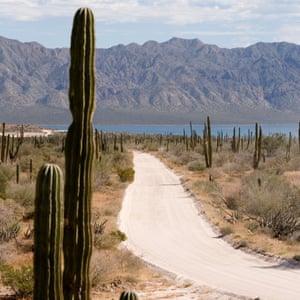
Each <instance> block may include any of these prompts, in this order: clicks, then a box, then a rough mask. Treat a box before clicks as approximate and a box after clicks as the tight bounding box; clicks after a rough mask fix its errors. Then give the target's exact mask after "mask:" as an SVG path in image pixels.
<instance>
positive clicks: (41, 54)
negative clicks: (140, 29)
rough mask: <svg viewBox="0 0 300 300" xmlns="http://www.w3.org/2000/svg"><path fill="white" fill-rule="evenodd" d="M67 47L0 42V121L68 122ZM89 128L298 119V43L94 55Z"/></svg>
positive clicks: (121, 49)
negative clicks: (92, 113)
mask: <svg viewBox="0 0 300 300" xmlns="http://www.w3.org/2000/svg"><path fill="white" fill-rule="evenodd" d="M69 63H70V59H69V49H67V48H56V49H49V48H45V47H44V46H42V45H40V44H38V43H36V42H30V43H22V42H19V41H16V40H11V39H8V38H5V37H0V122H9V123H34V124H51V123H56V124H67V123H68V122H70V120H71V116H70V113H69V109H68V84H69ZM96 76H97V80H96V102H97V109H96V112H95V116H94V122H95V123H96V124H122V123H127V124H138V123H148V124H163V123H165V124H167V123H177V124H179V123H188V122H189V121H190V120H192V121H193V122H195V123H201V122H203V120H205V118H206V116H207V115H209V116H210V117H211V119H212V121H213V122H215V123H219V124H220V123H223V122H226V123H246V122H256V121H258V122H272V123H276V122H287V123H288V122H294V121H295V122H298V120H299V119H300V46H299V45H295V44H291V43H286V42H278V43H257V44H254V45H251V46H249V47H245V48H233V49H224V48H220V47H218V46H216V45H208V44H205V43H203V42H201V41H200V40H197V39H190V40H188V39H179V38H172V39H170V40H169V41H166V42H163V43H158V42H155V41H148V42H146V43H145V44H143V45H138V44H135V43H132V44H129V45H126V46H125V45H117V46H114V47H111V48H108V49H97V50H96Z"/></svg>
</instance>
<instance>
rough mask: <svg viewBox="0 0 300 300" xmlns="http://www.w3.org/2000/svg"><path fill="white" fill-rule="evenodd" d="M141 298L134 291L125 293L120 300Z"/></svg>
mask: <svg viewBox="0 0 300 300" xmlns="http://www.w3.org/2000/svg"><path fill="white" fill-rule="evenodd" d="M138 299H139V297H138V296H137V294H136V293H135V292H132V291H123V292H122V293H121V295H120V299H119V300H138Z"/></svg>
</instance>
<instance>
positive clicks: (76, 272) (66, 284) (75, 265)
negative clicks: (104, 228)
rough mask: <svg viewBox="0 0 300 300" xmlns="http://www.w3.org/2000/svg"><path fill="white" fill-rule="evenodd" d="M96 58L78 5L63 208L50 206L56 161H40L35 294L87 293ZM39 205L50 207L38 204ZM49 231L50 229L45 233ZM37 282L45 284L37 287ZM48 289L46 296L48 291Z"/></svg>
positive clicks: (87, 17) (88, 15) (87, 16)
mask: <svg viewBox="0 0 300 300" xmlns="http://www.w3.org/2000/svg"><path fill="white" fill-rule="evenodd" d="M94 59H95V33H94V16H93V13H92V11H91V10H90V9H88V8H80V9H79V10H78V11H77V12H76V14H75V17H74V22H73V29H72V37H71V66H70V88H69V102H70V110H71V113H72V117H73V120H72V124H71V125H70V127H69V129H68V133H67V137H66V141H65V185H64V206H63V210H64V215H62V214H61V211H62V208H59V209H58V206H56V208H57V209H58V211H55V207H54V205H55V204H54V201H58V200H57V199H56V200H55V199H54V198H55V195H57V197H58V193H60V191H61V188H60V187H59V186H58V184H57V182H58V179H56V180H54V179H53V177H54V175H53V174H56V176H57V178H58V177H59V175H58V174H60V173H59V171H57V167H56V166H53V165H51V166H49V165H46V166H45V167H42V169H41V170H40V172H39V175H38V179H37V188H36V203H35V205H36V217H35V236H36V238H35V247H37V248H38V250H37V251H36V250H35V255H34V256H35V258H34V260H35V263H34V265H35V274H34V276H35V291H34V294H35V299H65V300H67V299H82V300H85V299H89V294H90V282H89V266H90V257H91V251H92V228H91V193H92V187H91V182H92V164H93V155H94V136H93V126H92V116H93V112H94V109H95V71H94ZM49 170H50V171H49ZM49 172H50V173H51V174H52V175H51V176H50V177H51V178H52V180H50V179H49V175H46V174H49ZM43 197H45V199H44V198H43ZM43 200H44V201H43ZM44 202H48V204H44ZM55 203H57V202H55ZM41 205H48V207H47V206H46V208H41V207H40V206H41ZM57 205H58V204H57ZM50 210H51V212H50ZM62 222H64V238H63V247H61V246H62V245H61V239H59V237H61V235H60V234H59V233H58V231H59V230H60V229H59V228H60V225H61V224H62ZM49 231H51V235H49V234H48V232H49ZM39 248H41V249H39ZM39 250H41V251H42V250H43V251H44V250H45V251H46V250H47V251H51V253H50V254H49V253H48V258H45V257H43V256H42V255H40V254H39V253H40V252H39ZM56 251H57V252H56ZM62 253H63V276H62V277H63V278H62V279H61V278H60V277H61V275H60V273H59V272H60V270H61V267H62V263H61V261H59V259H60V258H59V257H58V255H62ZM54 256H55V257H54ZM43 264H44V265H43ZM42 265H43V267H41V266H42ZM43 272H44V274H42V273H43ZM51 272H53V273H56V272H58V273H59V274H57V275H56V277H55V278H54V277H51V276H52V273H51ZM53 276H54V275H53ZM51 278H52V279H51ZM58 281H59V282H58ZM46 284H47V285H46ZM41 285H43V290H42V289H41V288H40V287H41ZM46 289H47V290H46ZM47 291H48V292H49V296H46V295H47V294H46V293H47ZM50 293H51V295H50ZM62 294H63V298H62Z"/></svg>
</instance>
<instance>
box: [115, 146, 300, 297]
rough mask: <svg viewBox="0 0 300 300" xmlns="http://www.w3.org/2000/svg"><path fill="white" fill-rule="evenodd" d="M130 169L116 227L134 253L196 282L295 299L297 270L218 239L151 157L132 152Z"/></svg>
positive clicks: (167, 172) (247, 293)
mask: <svg viewBox="0 0 300 300" xmlns="http://www.w3.org/2000/svg"><path fill="white" fill-rule="evenodd" d="M134 168H135V181H134V182H133V183H132V184H131V185H130V186H129V187H128V188H127V190H126V194H125V197H124V202H123V207H122V210H121V213H120V229H121V230H122V231H124V232H125V233H126V235H127V237H128V239H127V241H126V246H127V247H128V248H129V249H130V250H132V251H133V252H134V253H135V254H137V255H139V256H141V257H142V258H143V259H144V260H145V261H148V262H150V263H151V264H154V265H156V266H159V267H160V268H163V269H165V270H167V271H170V272H172V273H174V274H176V275H177V276H178V277H179V278H184V279H189V280H192V281H193V282H195V283H197V284H199V285H207V286H210V287H212V288H216V289H218V290H221V291H226V292H230V293H234V294H237V295H242V296H247V297H253V298H254V297H256V296H259V297H260V299H263V300H266V299H269V300H288V299H293V300H297V299H300V268H292V267H289V266H288V265H287V264H284V263H271V262H267V261H265V260H262V259H261V258H259V257H257V256H254V255H251V254H247V253H245V252H243V251H241V250H236V249H234V248H232V247H231V246H230V245H229V244H227V243H226V242H225V241H223V240H222V239H220V238H218V237H217V235H216V233H215V232H214V231H213V230H212V228H211V226H210V225H209V224H208V223H207V221H206V220H205V219H204V218H203V217H202V216H201V214H199V211H198V210H197V208H196V207H195V206H194V202H193V200H192V199H191V198H190V197H189V196H188V195H187V194H186V193H185V191H184V189H183V187H182V185H181V184H180V180H179V178H178V176H177V175H175V174H174V173H173V172H172V171H171V170H169V169H168V168H167V167H166V166H165V165H164V164H162V163H161V162H160V161H159V160H158V159H157V158H155V157H153V156H151V155H149V154H145V153H138V152H135V153H134Z"/></svg>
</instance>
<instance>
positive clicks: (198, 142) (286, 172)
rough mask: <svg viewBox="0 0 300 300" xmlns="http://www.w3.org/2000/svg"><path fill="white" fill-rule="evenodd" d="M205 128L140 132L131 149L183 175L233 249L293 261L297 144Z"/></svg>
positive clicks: (299, 199) (258, 133)
mask: <svg viewBox="0 0 300 300" xmlns="http://www.w3.org/2000/svg"><path fill="white" fill-rule="evenodd" d="M210 126H213V125H211V124H210V120H209V118H208V119H207V122H206V123H205V124H204V126H203V128H204V130H203V132H202V133H196V132H195V131H194V130H193V126H192V124H190V132H189V133H184V134H183V135H152V136H144V135H140V136H139V137H136V138H135V147H136V148H137V149H140V150H142V151H150V152H152V153H153V154H154V155H157V156H159V157H160V158H161V159H162V160H163V161H164V162H165V163H166V164H168V165H169V166H170V167H171V168H174V169H175V170H176V171H177V172H178V173H179V174H181V175H182V182H183V184H184V186H185V188H186V189H187V190H188V191H189V192H190V193H192V194H193V195H194V196H195V198H196V199H197V201H198V202H199V203H200V205H201V206H202V208H203V210H204V212H205V214H206V216H207V218H209V220H210V221H211V222H212V224H214V225H215V226H216V227H217V228H218V230H219V232H220V235H222V236H226V239H228V240H230V242H232V243H233V245H234V246H235V247H245V248H247V249H252V250H254V251H257V252H260V253H269V254H273V255H279V256H284V257H287V258H291V259H292V258H294V259H297V258H298V257H299V255H298V254H299V251H300V245H299V240H300V218H299V217H300V193H299V183H300V172H299V164H300V148H299V139H298V137H293V136H292V135H291V134H289V135H284V134H272V135H266V134H264V133H263V132H262V129H261V127H260V126H259V124H253V130H251V131H249V132H248V133H247V134H245V135H243V136H242V135H241V133H240V130H239V128H232V134H231V135H228V134H227V135H225V134H223V133H222V132H219V133H218V134H217V135H216V136H211V134H210Z"/></svg>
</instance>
